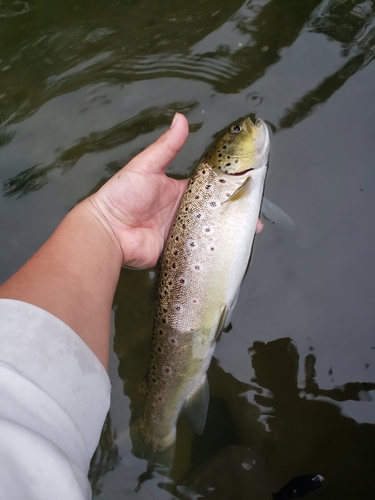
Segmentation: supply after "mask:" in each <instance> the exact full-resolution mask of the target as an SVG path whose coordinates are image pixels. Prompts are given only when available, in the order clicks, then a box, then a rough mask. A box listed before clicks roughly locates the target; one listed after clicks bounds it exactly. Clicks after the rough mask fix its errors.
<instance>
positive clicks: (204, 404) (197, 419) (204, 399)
mask: <svg viewBox="0 0 375 500" xmlns="http://www.w3.org/2000/svg"><path fill="white" fill-rule="evenodd" d="M209 399H210V393H209V388H208V380H207V376H206V375H205V376H204V378H203V381H202V383H201V384H200V386H199V387H198V388H197V390H196V391H195V392H194V393H193V394H192V395H191V396H190V397H189V398H188V399H187V400H186V402H185V406H184V413H185V414H186V416H187V418H188V419H189V421H190V423H191V425H192V427H193V429H194V432H196V433H197V434H198V435H199V436H200V435H201V434H202V432H203V429H204V425H205V423H206V417H207V410H208V402H209Z"/></svg>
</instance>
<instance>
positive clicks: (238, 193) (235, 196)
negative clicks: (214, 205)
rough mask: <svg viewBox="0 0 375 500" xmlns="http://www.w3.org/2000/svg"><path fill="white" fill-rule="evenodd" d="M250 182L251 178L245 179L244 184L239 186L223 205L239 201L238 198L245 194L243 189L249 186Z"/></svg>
mask: <svg viewBox="0 0 375 500" xmlns="http://www.w3.org/2000/svg"><path fill="white" fill-rule="evenodd" d="M250 180H251V177H246V179H245V180H244V182H243V183H242V184H241V186H240V187H238V188H237V189H236V190H235V191H234V192H233V193H232V194H231V196H230V197H229V198H228V199H226V200H225V201H224V202H223V203H229V202H231V201H236V200H239V199H240V198H242V196H244V194H245V188H246V186H247V185H248V184H249V182H250Z"/></svg>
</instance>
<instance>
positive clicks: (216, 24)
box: [0, 0, 375, 500]
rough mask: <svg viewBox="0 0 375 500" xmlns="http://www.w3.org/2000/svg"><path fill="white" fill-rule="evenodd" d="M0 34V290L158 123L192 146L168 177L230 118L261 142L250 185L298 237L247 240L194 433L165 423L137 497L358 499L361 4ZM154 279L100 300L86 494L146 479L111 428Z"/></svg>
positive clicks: (63, 19)
mask: <svg viewBox="0 0 375 500" xmlns="http://www.w3.org/2000/svg"><path fill="white" fill-rule="evenodd" d="M0 33H1V35H0V48H1V51H0V54H1V55H0V205H1V207H0V210H1V212H0V213H1V215H2V219H1V221H0V225H1V238H0V262H1V264H0V279H1V280H3V279H6V278H7V277H8V276H9V274H10V273H11V272H12V271H14V270H15V269H17V267H18V266H19V265H21V264H22V263H23V262H24V261H25V260H26V259H27V258H28V257H29V256H30V254H32V253H33V251H35V249H36V248H37V247H38V246H39V245H40V244H41V243H42V242H43V241H44V240H45V238H46V237H47V236H48V234H50V232H51V231H52V230H53V228H54V227H55V226H56V224H57V223H58V221H59V220H61V218H62V217H63V216H64V215H65V214H66V213H67V211H68V210H69V209H70V208H71V207H72V206H74V204H75V203H76V202H77V201H79V200H81V199H83V198H84V197H85V196H87V195H88V194H90V193H92V192H93V191H95V190H96V189H97V188H98V187H100V186H101V185H102V184H103V182H105V181H106V180H107V179H108V178H109V177H110V176H111V175H113V173H115V172H116V171H117V170H118V169H119V168H121V166H122V165H123V164H124V163H125V162H127V161H128V160H129V159H130V158H131V157H132V156H134V154H136V153H137V152H139V151H141V150H142V149H143V148H144V147H146V146H147V144H149V143H150V142H152V141H153V140H155V139H156V138H157V137H158V135H159V134H160V133H162V132H163V131H164V130H165V129H166V127H167V126H168V124H169V123H170V120H171V117H172V116H173V114H174V112H175V111H180V112H183V113H185V114H186V115H187V117H188V119H189V123H190V131H191V134H190V137H189V140H188V143H187V147H186V148H185V149H184V150H183V151H182V153H181V155H180V156H179V157H178V159H177V160H176V161H174V162H173V163H172V165H171V167H170V170H169V171H170V172H171V173H172V174H173V175H179V176H181V175H187V174H188V173H189V171H190V169H191V167H192V166H193V164H194V163H195V162H196V161H197V159H198V158H199V157H200V155H201V154H202V153H203V151H204V149H205V148H206V147H207V146H208V145H209V143H210V142H211V139H212V136H213V135H214V134H215V133H216V132H217V131H218V130H220V129H222V128H223V127H224V126H226V125H227V124H228V123H230V122H231V121H232V120H234V119H236V118H238V117H239V116H241V115H244V114H248V113H254V114H256V115H257V116H259V117H261V118H263V119H265V120H266V121H267V123H268V124H269V125H270V128H271V129H272V132H273V136H272V138H271V142H272V144H271V164H270V169H269V174H268V179H267V183H266V190H267V191H268V192H270V193H272V194H273V195H276V197H277V196H279V197H280V199H281V200H282V204H281V206H282V208H283V209H286V211H287V212H288V213H289V211H290V215H291V216H292V218H293V220H295V222H296V229H295V231H294V232H291V233H289V234H288V235H286V234H284V233H283V232H282V231H281V230H279V229H278V228H277V227H276V228H275V227H274V228H270V227H269V226H266V228H265V231H264V232H263V233H262V234H261V235H260V236H259V238H257V241H256V244H255V252H254V258H253V261H252V265H251V267H250V271H249V273H248V276H247V278H246V281H245V283H244V288H243V290H244V291H243V293H242V294H241V296H240V298H239V301H238V305H237V308H236V313H238V315H237V316H236V313H235V316H234V318H233V330H232V331H231V332H230V333H228V334H225V335H224V338H223V339H222V341H221V342H220V344H219V346H218V348H217V350H216V356H217V358H214V359H213V361H212V364H211V367H210V369H209V373H208V376H209V383H210V394H211V400H210V407H209V413H208V418H207V425H206V427H205V430H204V432H203V434H202V436H195V435H194V434H193V432H192V430H191V428H190V426H189V424H188V422H187V421H185V419H184V417H183V416H182V418H181V419H180V421H179V425H178V438H177V443H176V457H175V461H174V463H173V468H172V471H171V478H167V477H165V476H162V475H160V476H158V475H156V476H155V478H154V479H150V480H149V481H146V482H145V484H144V485H143V486H142V488H141V489H140V491H139V492H138V493H137V494H136V495H137V498H138V499H139V500H143V499H149V498H160V499H164V498H166V499H167V498H168V499H169V498H171V495H173V496H174V497H176V498H184V499H185V498H197V496H198V495H201V496H204V498H236V499H237V498H238V499H241V498H244V499H245V498H246V499H249V498H253V499H256V500H261V499H262V498H269V497H270V493H271V492H272V491H277V490H278V489H280V487H281V486H283V485H284V484H286V483H287V482H288V481H289V480H290V479H291V478H292V477H294V476H296V475H299V474H303V473H315V472H319V473H321V474H323V475H324V476H325V478H326V482H325V485H324V488H323V489H322V490H320V491H318V492H317V493H316V497H317V498H318V497H320V498H322V499H324V498H327V499H329V500H336V499H337V500H342V499H343V498H351V497H353V498H372V496H373V492H374V491H375V480H374V476H373V470H374V469H375V459H374V456H375V455H374V446H375V445H374V443H375V439H374V437H375V436H374V424H375V419H374V410H375V408H374V402H373V399H372V398H373V394H374V392H373V391H374V390H375V385H374V384H375V372H374V366H375V359H374V356H375V339H374V324H375V317H374V313H373V311H374V308H373V303H374V300H375V291H374V285H373V283H374V279H373V272H375V270H374V269H373V252H372V248H373V247H374V246H375V238H374V236H373V233H372V226H373V224H372V214H373V213H374V211H375V202H374V200H375V197H374V190H375V177H374V171H373V168H372V165H373V158H374V156H375V150H374V141H373V137H372V135H373V134H372V131H373V130H374V127H375V123H374V119H373V116H374V113H373V111H372V110H373V108H374V105H375V100H374V97H373V96H374V93H373V81H374V80H373V79H374V78H375V73H374V61H373V60H374V54H375V5H374V2H373V1H372V0H365V1H363V2H362V1H355V0H322V1H320V0H303V1H301V0H246V1H244V0H234V1H231V2H228V1H225V0H215V1H214V2H213V1H212V0H190V1H189V2H186V0H176V1H174V2H152V1H151V0H137V1H135V0H113V1H112V2H105V1H104V0H101V1H98V2H88V0H78V1H77V0H75V1H72V0H67V1H65V2H60V3H53V5H52V4H51V2H49V1H47V0H36V1H35V2H32V3H31V2H23V1H13V0H3V1H2V2H0ZM371 78H372V80H371ZM349 123H350V124H352V123H354V124H355V126H352V127H348V124H349ZM348 128H350V133H348ZM371 134H372V135H371ZM267 197H269V195H268V193H267ZM272 200H273V199H272ZM273 201H275V202H276V203H278V200H273ZM152 282H153V276H152V274H150V272H149V271H142V272H132V271H129V270H124V271H123V272H122V274H121V278H120V282H119V286H118V290H117V294H116V298H115V304H114V310H115V330H116V335H115V337H114V348H113V351H112V353H111V378H112V384H113V392H112V406H111V410H110V417H108V420H107V422H106V424H105V426H104V429H103V435H102V439H101V442H100V444H99V446H98V450H97V451H96V454H95V456H94V458H93V460H92V468H91V471H90V480H91V483H92V486H93V492H94V495H95V496H98V497H100V498H103V499H111V500H115V499H117V498H125V497H129V496H130V497H132V496H133V495H134V496H135V493H134V488H135V487H136V485H137V478H138V476H139V475H141V474H142V472H144V470H145V467H146V464H145V462H144V461H141V460H138V459H136V457H134V456H133V455H132V453H131V441H130V438H129V433H128V424H129V421H130V409H129V408H130V407H131V409H132V410H133V411H134V412H135V413H136V412H137V411H139V409H140V408H141V407H142V404H143V402H142V400H141V399H140V396H139V395H138V391H137V388H138V385H139V383H140V381H141V380H142V378H143V376H144V374H145V371H146V367H147V360H148V348H149V341H150V335H151V325H152V309H153V300H152V296H150V294H149V290H150V288H151V287H152ZM258 311H260V312H258ZM348 318H350V320H348ZM345 323H350V325H346V324H345ZM322 332H323V333H322ZM280 337H283V338H280ZM306 337H308V340H307V339H306ZM229 338H230V339H232V340H231V341H230V345H228V343H226V342H227V339H229ZM275 339H276V340H275ZM291 339H293V340H291ZM251 344H252V347H251V348H250V349H249V355H250V357H249V356H248V355H247V354H246V349H247V348H248V347H249V345H251ZM221 346H226V348H227V350H225V348H224V347H221ZM236 346H238V347H236ZM311 346H314V349H313V350H310V349H309V348H310V347H311ZM297 347H298V349H297ZM300 358H301V359H300ZM332 365H334V375H335V377H336V381H335V380H334V378H333V374H332V368H331V367H332ZM337 380H339V381H337ZM354 416H355V417H356V418H357V416H358V418H357V420H356V419H355V418H354ZM359 422H361V423H359Z"/></svg>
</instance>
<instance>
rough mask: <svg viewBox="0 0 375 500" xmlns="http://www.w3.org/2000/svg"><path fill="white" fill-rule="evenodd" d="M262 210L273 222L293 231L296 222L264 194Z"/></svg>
mask: <svg viewBox="0 0 375 500" xmlns="http://www.w3.org/2000/svg"><path fill="white" fill-rule="evenodd" d="M260 211H261V213H262V214H263V216H264V217H265V218H266V219H267V220H269V221H270V222H272V224H276V225H277V226H280V227H281V228H282V229H285V230H287V231H292V230H293V229H294V228H295V224H294V222H293V220H292V219H291V218H290V217H289V215H288V214H287V213H286V212H284V210H282V209H281V208H280V207H278V206H277V205H275V204H274V203H272V201H270V200H267V198H265V197H264V196H263V200H262V206H261V209H260Z"/></svg>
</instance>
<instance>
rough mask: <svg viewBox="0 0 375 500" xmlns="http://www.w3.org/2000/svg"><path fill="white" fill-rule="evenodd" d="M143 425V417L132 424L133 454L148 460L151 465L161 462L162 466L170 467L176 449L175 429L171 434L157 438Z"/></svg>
mask: <svg viewBox="0 0 375 500" xmlns="http://www.w3.org/2000/svg"><path fill="white" fill-rule="evenodd" d="M143 427H144V426H143V421H142V418H138V419H137V420H135V421H134V422H132V423H131V424H130V437H131V440H132V445H133V448H132V453H133V455H135V456H136V457H137V458H143V459H145V460H147V461H148V463H149V465H150V466H151V465H155V464H159V465H160V466H162V467H170V466H171V465H172V461H173V457H174V450H175V431H172V432H171V435H170V436H166V437H165V438H163V439H161V438H159V439H158V440H156V439H155V437H152V436H150V435H149V434H148V433H147V432H146V431H145V430H144V428H143Z"/></svg>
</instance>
